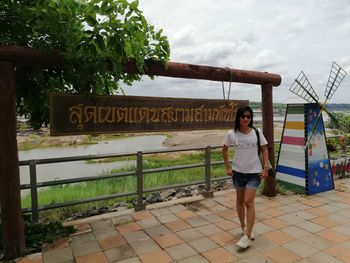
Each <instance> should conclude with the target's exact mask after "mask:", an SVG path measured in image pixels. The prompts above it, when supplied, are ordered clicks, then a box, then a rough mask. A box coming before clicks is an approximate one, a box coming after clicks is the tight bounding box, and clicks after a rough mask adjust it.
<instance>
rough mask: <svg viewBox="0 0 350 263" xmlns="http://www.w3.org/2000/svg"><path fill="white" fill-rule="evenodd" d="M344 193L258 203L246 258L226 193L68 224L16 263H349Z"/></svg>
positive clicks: (348, 196) (348, 204) (348, 184)
mask: <svg viewBox="0 0 350 263" xmlns="http://www.w3.org/2000/svg"><path fill="white" fill-rule="evenodd" d="M342 191H343V192H338V191H336V190H334V191H328V192H325V193H320V194H316V195H313V196H303V195H287V196H277V197H275V198H266V197H257V198H256V211H257V212H256V223H255V226H254V229H253V232H254V234H255V240H254V241H253V243H252V246H251V247H250V248H248V249H245V250H242V249H239V248H238V247H237V245H236V244H235V243H236V242H237V241H238V239H239V238H240V237H241V235H242V230H241V228H240V223H239V220H238V217H237V213H236V212H235V192H234V190H228V191H222V192H215V193H214V198H211V199H209V198H208V199H201V200H200V199H198V198H197V199H196V200H197V201H196V202H197V203H195V204H190V205H186V204H174V205H171V206H167V204H166V203H161V204H156V205H154V206H152V205H150V206H147V210H145V211H140V212H133V211H131V210H130V211H123V213H120V215H116V214H115V213H114V214H113V215H112V216H111V217H110V218H108V217H104V218H103V219H102V218H101V219H94V218H91V220H88V219H85V220H84V221H77V222H76V223H75V222H68V224H72V225H75V227H76V229H77V232H76V233H75V234H73V235H71V236H70V237H68V238H63V239H60V240H57V241H56V242H54V243H52V244H46V245H44V246H43V249H42V253H37V254H33V255H28V256H26V257H24V258H22V259H19V260H17V262H19V263H41V262H43V263H58V262H80V263H83V262H121V263H139V262H181V263H186V262H190V263H197V262H198V263H201V262H249V263H255V262H265V263H270V262H271V263H276V262H286V263H289V262H291V263H292V262H299V263H306V262H311V263H316V262H317V263H323V262H327V263H339V262H349V263H350V179H343V180H342ZM198 200H200V201H198ZM96 218H97V217H96Z"/></svg>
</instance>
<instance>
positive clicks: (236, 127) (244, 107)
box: [235, 106, 253, 131]
mask: <svg viewBox="0 0 350 263" xmlns="http://www.w3.org/2000/svg"><path fill="white" fill-rule="evenodd" d="M246 111H249V113H250V116H251V118H250V122H249V125H248V126H249V127H253V110H252V108H251V107H249V106H243V107H240V108H238V110H237V112H236V120H235V131H239V121H240V118H241V116H242V115H243V113H244V112H246Z"/></svg>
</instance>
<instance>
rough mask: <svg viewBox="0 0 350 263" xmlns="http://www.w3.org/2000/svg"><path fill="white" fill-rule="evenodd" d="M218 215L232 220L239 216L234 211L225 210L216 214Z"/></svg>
mask: <svg viewBox="0 0 350 263" xmlns="http://www.w3.org/2000/svg"><path fill="white" fill-rule="evenodd" d="M216 215H218V216H220V217H222V218H225V219H232V218H234V217H236V216H237V212H236V211H234V210H233V209H225V210H223V211H220V212H218V213H216Z"/></svg>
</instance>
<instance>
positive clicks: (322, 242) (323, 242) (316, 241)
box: [302, 234, 332, 250]
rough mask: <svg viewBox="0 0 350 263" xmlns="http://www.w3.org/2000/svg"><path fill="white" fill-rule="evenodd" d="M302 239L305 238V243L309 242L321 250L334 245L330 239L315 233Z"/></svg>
mask: <svg viewBox="0 0 350 263" xmlns="http://www.w3.org/2000/svg"><path fill="white" fill-rule="evenodd" d="M302 240H303V242H305V243H307V244H309V245H311V246H313V247H315V248H317V249H319V250H323V249H326V248H329V247H330V246H331V245H332V243H331V242H329V240H327V239H324V238H322V237H319V236H317V235H315V234H311V235H308V236H304V237H303V239H302Z"/></svg>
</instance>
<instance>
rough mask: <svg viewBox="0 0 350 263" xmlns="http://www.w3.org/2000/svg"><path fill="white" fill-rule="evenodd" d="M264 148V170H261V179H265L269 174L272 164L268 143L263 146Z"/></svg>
mask: <svg viewBox="0 0 350 263" xmlns="http://www.w3.org/2000/svg"><path fill="white" fill-rule="evenodd" d="M261 149H262V157H263V170H262V172H261V179H265V178H267V177H268V175H269V169H270V165H268V163H269V151H268V149H267V144H265V145H263V146H261Z"/></svg>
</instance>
